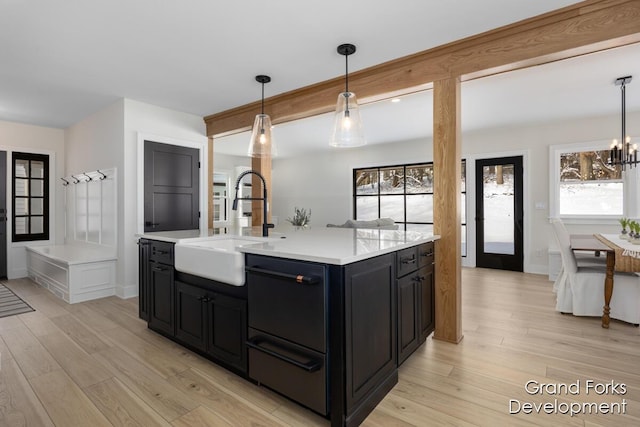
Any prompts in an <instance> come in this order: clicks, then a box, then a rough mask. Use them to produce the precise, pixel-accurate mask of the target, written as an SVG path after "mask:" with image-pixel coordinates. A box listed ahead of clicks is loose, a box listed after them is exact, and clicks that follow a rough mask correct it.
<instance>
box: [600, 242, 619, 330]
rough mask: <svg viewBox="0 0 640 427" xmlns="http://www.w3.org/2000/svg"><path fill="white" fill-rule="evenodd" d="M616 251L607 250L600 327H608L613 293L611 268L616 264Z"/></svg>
mask: <svg viewBox="0 0 640 427" xmlns="http://www.w3.org/2000/svg"><path fill="white" fill-rule="evenodd" d="M615 257H616V253H615V252H614V251H607V275H606V277H605V279H604V307H603V311H602V327H603V328H607V329H608V328H609V321H610V320H611V319H610V318H609V312H610V308H609V303H610V302H611V295H613V270H614V267H615V264H616V258H615Z"/></svg>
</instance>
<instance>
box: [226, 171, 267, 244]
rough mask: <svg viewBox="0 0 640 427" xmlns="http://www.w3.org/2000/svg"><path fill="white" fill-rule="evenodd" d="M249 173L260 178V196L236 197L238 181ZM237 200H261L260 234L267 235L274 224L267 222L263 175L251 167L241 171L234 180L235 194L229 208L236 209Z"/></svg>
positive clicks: (265, 187)
mask: <svg viewBox="0 0 640 427" xmlns="http://www.w3.org/2000/svg"><path fill="white" fill-rule="evenodd" d="M249 174H254V175H256V176H257V177H258V178H260V180H262V190H263V191H262V197H238V189H239V188H240V181H242V178H244V177H245V176H246V175H249ZM238 200H262V206H263V214H262V235H263V236H264V237H268V236H269V229H270V228H273V227H274V225H273V224H269V223H268V222H267V182H266V181H265V180H264V177H263V176H262V175H261V174H260V172H258V171H254V170H253V169H251V170H248V171H244V172H242V173H241V174H240V175H239V176H238V179H237V180H236V196H235V198H234V199H233V206H232V207H231V209H233V210H234V211H235V210H238Z"/></svg>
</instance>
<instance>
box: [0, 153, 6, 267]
mask: <svg viewBox="0 0 640 427" xmlns="http://www.w3.org/2000/svg"><path fill="white" fill-rule="evenodd" d="M6 277H7V152H6V151H0V278H6Z"/></svg>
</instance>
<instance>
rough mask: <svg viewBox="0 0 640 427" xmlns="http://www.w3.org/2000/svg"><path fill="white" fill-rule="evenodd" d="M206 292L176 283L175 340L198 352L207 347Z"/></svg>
mask: <svg viewBox="0 0 640 427" xmlns="http://www.w3.org/2000/svg"><path fill="white" fill-rule="evenodd" d="M206 297H207V292H206V291H205V290H204V289H202V288H198V287H196V286H191V285H188V284H186V283H183V282H180V281H176V315H177V316H176V338H178V339H179V340H180V341H183V342H185V343H187V344H189V345H191V346H193V347H195V348H197V349H198V350H202V351H204V350H205V349H206V347H207V335H206V322H207V306H206V303H205V299H206Z"/></svg>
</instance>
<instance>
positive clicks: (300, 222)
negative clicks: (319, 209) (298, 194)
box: [287, 207, 311, 227]
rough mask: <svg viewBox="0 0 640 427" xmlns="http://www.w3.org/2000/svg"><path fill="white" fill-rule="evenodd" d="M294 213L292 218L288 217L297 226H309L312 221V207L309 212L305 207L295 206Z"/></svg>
mask: <svg viewBox="0 0 640 427" xmlns="http://www.w3.org/2000/svg"><path fill="white" fill-rule="evenodd" d="M293 212H294V215H293V217H292V218H287V221H288V222H290V223H291V225H294V226H296V227H307V226H309V223H310V222H311V209H309V212H307V210H306V209H304V208H297V207H295V208H293Z"/></svg>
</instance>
